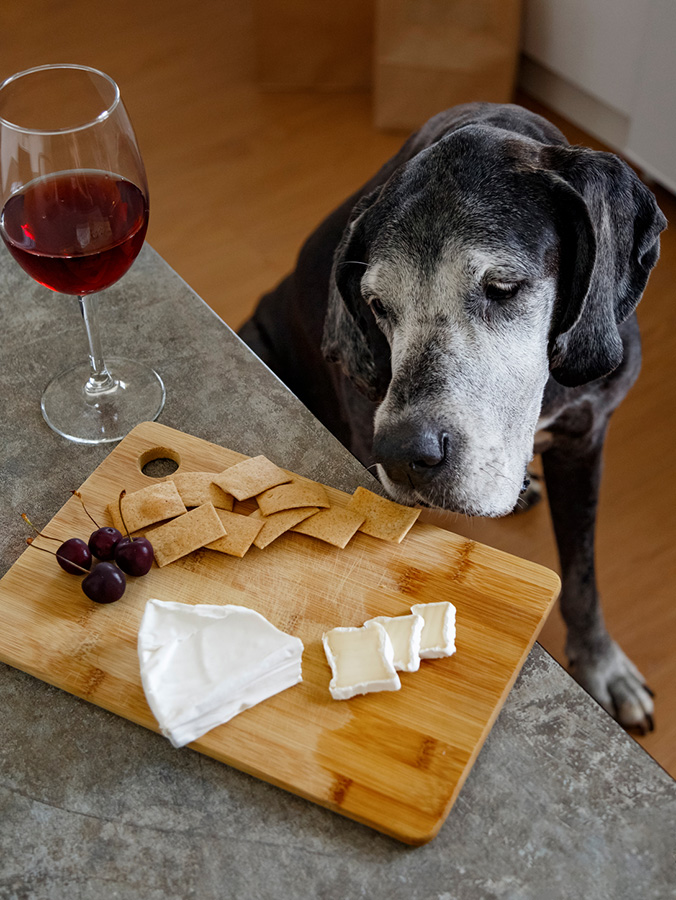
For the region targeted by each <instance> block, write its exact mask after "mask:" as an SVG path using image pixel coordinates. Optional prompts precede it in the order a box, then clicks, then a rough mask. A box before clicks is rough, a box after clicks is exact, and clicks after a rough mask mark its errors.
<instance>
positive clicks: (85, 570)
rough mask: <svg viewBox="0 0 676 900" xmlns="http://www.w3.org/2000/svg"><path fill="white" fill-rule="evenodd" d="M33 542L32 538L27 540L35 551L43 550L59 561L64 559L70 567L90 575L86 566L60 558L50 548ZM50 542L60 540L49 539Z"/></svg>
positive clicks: (42, 535) (63, 557)
mask: <svg viewBox="0 0 676 900" xmlns="http://www.w3.org/2000/svg"><path fill="white" fill-rule="evenodd" d="M38 534H40V532H39V531H38ZM40 537H45V535H44V534H41V535H40ZM33 540H34V539H33V538H30V537H29V538H26V543H27V544H28V546H29V547H32V548H33V549H34V550H42V552H43V553H49V554H50V556H55V557H56V558H57V559H62V560H64V562H67V563H68V565H70V566H75V568H76V569H79V570H80V571H81V572H84V573H85V575H89V572H90V569H85V567H84V566H80V565H78V564H77V563H76V562H73V560H72V559H66V557H65V556H59V554H58V553H56V552H55V551H54V550H50V549H49V548H48V547H38V546H37V545H36V544H34V543H33ZM48 540H50V541H55V540H58V538H48Z"/></svg>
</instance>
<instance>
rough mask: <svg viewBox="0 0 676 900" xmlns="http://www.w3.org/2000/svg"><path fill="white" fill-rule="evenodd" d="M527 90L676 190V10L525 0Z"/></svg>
mask: <svg viewBox="0 0 676 900" xmlns="http://www.w3.org/2000/svg"><path fill="white" fill-rule="evenodd" d="M522 50H523V54H524V64H523V66H522V71H521V78H520V82H521V86H522V87H523V88H524V90H526V91H527V92H528V93H530V94H532V95H533V96H535V97H536V98H537V99H539V100H541V101H542V102H543V103H545V104H547V105H548V106H550V107H551V108H552V109H555V110H556V111H557V112H559V113H561V114H562V115H563V116H565V117H566V118H569V119H570V120H571V121H573V122H575V123H576V124H578V125H579V126H581V127H582V128H584V129H585V130H586V131H589V132H590V133H591V134H593V135H594V136H595V137H597V138H599V139H600V140H601V141H603V142H604V143H606V144H608V146H610V147H611V148H612V149H613V150H615V151H616V152H618V153H621V154H623V155H625V156H627V158H629V159H630V160H631V161H633V162H635V163H636V164H638V165H639V166H640V167H642V168H643V169H644V172H645V174H646V175H648V176H650V177H652V178H654V179H655V180H657V181H659V182H661V183H662V184H663V185H664V186H665V187H667V188H669V189H671V190H672V191H674V190H676V2H674V0H525V4H524V20H523V31H522Z"/></svg>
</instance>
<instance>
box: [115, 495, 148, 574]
mask: <svg viewBox="0 0 676 900" xmlns="http://www.w3.org/2000/svg"><path fill="white" fill-rule="evenodd" d="M126 493H127V492H126V491H122V492H121V493H120V498H119V500H118V507H119V510H120V519H121V520H122V526H123V528H124V530H125V531H126V532H127V536H126V537H123V538H122V540H121V541H119V543H118V544H117V545H116V547H115V562H116V563H117V564H118V566H119V567H120V568H121V569H122V571H123V572H126V573H127V575H136V576H138V575H147V574H148V572H149V571H150V567H151V566H152V564H153V560H154V559H155V553H154V551H153V545H152V544H151V543H150V541H149V540H148V538H144V537H137V538H133V537H132V536H131V535H130V534H129V529H128V528H127V523H126V522H125V521H124V516H123V515H122V498H123V497H124V495H125V494H126Z"/></svg>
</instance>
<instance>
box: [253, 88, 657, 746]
mask: <svg viewBox="0 0 676 900" xmlns="http://www.w3.org/2000/svg"><path fill="white" fill-rule="evenodd" d="M665 225H666V220H665V218H664V216H663V215H662V213H661V212H660V210H659V209H658V207H657V204H656V202H655V198H654V196H653V195H652V193H651V192H650V191H649V190H648V189H647V188H646V187H645V186H644V185H643V184H642V183H641V182H640V181H639V179H638V178H637V177H636V176H635V175H634V173H633V172H632V170H631V169H630V168H629V167H628V166H627V165H625V164H624V163H623V162H622V161H621V160H620V159H618V158H617V157H615V156H613V155H611V154H607V153H600V152H596V151H592V150H587V149H584V148H580V147H570V146H568V144H567V142H566V140H565V138H564V137H563V135H562V134H561V133H560V132H559V131H558V129H556V128H555V127H554V126H553V125H551V124H550V123H549V122H547V121H546V120H545V119H543V118H541V117H540V116H537V115H534V114H533V113H530V112H528V111H527V110H525V109H521V108H520V107H517V106H511V105H508V106H495V105H492V104H469V105H466V106H461V107H456V108H454V109H451V110H449V111H447V112H444V113H441V114H440V115H438V116H436V117H435V118H433V119H431V120H430V121H429V122H428V123H427V124H426V125H425V126H424V127H423V128H422V129H421V130H420V131H419V132H417V133H416V134H414V135H413V136H412V137H411V138H409V140H408V141H407V142H406V143H405V144H404V146H403V147H402V149H401V151H400V152H399V153H398V154H397V155H396V156H395V157H393V159H391V160H390V161H389V162H387V163H386V164H385V165H384V166H383V168H382V169H381V170H380V171H379V172H378V173H377V174H376V175H375V176H374V177H373V178H372V179H371V181H369V182H368V183H367V184H366V185H365V186H364V187H363V188H362V189H361V190H359V191H358V192H357V193H356V194H354V195H353V196H352V197H350V198H349V199H348V200H347V201H346V202H345V203H344V204H343V205H342V206H341V207H340V208H339V209H337V210H336V211H335V212H334V213H333V214H331V215H330V216H329V217H328V218H327V219H326V220H325V221H324V222H323V223H322V224H321V225H320V226H319V228H318V229H317V230H316V231H315V232H314V234H312V235H311V237H310V238H309V239H308V241H307V242H306V244H305V245H304V247H303V248H302V250H301V252H300V256H299V259H298V263H297V268H296V270H295V271H294V272H293V273H292V274H291V275H290V276H289V277H288V278H286V279H285V280H284V281H283V282H282V283H281V284H280V285H279V286H278V287H277V288H276V290H274V291H273V292H272V293H270V294H267V295H266V296H265V297H263V299H262V300H261V302H260V304H259V306H258V308H257V310H256V312H255V314H254V316H253V317H252V319H250V320H249V321H248V322H247V323H246V324H245V325H244V326H243V328H242V330H241V336H242V338H243V339H244V340H245V341H246V342H247V343H248V344H249V345H250V346H251V348H252V349H253V350H254V351H255V352H256V353H257V354H258V355H259V356H260V357H261V359H263V360H264V361H265V362H266V363H267V364H268V365H269V366H270V367H271V368H272V369H273V371H274V372H276V373H277V375H278V376H279V377H280V378H281V379H282V380H283V381H284V382H285V383H286V384H287V385H288V386H289V388H290V389H291V390H292V391H293V392H294V393H295V394H296V395H297V396H298V397H299V398H300V399H301V400H302V401H303V402H304V403H305V404H306V405H307V406H308V407H309V409H310V410H311V411H312V412H313V413H314V414H315V415H316V416H317V417H318V418H319V419H320V420H321V421H322V422H323V423H324V424H325V425H326V426H327V428H329V429H330V430H331V431H332V432H333V433H334V434H335V435H336V437H337V438H338V439H339V440H341V441H342V442H343V443H344V444H345V445H346V446H347V447H348V448H349V449H350V450H352V452H353V453H354V454H355V455H356V456H358V457H359V458H360V459H361V460H362V461H363V462H364V464H365V465H370V464H372V463H377V471H378V474H379V477H380V479H381V481H382V484H383V485H384V487H385V488H386V489H387V490H388V492H389V493H390V494H391V495H392V497H393V498H394V499H396V500H398V501H399V502H402V503H407V504H417V505H423V506H435V507H442V508H444V509H450V510H455V511H457V512H463V513H467V514H470V515H487V516H499V515H504V514H506V513H508V512H510V511H511V510H512V509H513V508H514V507H515V504H516V503H517V500H518V499H519V494H520V491H521V490H522V488H523V485H524V475H525V472H526V466H527V464H528V462H529V461H530V460H531V458H532V455H533V447H534V439H535V436H536V432H541V431H542V430H546V433H547V435H548V440H549V445H548V446H547V449H546V450H544V452H543V455H542V460H543V468H544V474H545V480H546V485H547V491H548V497H549V504H550V509H551V514H552V519H553V523H554V529H555V533H556V538H557V543H558V548H559V555H560V560H561V571H562V583H563V589H562V594H561V610H562V613H563V617H564V619H565V621H566V623H567V626H568V642H567V653H568V656H569V658H570V661H571V666H572V671H573V672H574V674H575V676H576V677H577V679H578V680H579V681H580V682H581V684H582V685H583V686H585V687H586V688H587V690H588V691H589V692H590V693H591V694H592V695H593V696H595V697H596V698H597V699H598V700H599V702H600V703H602V704H603V706H605V707H606V708H607V709H608V710H610V711H611V712H613V713H614V714H615V715H616V716H617V718H618V719H619V720H620V721H621V722H622V723H623V724H624V725H626V726H636V727H639V728H643V729H646V728H652V712H653V704H652V700H651V695H650V691H649V689H648V688H647V687H646V686H645V683H644V679H643V678H642V676H641V675H640V673H639V672H638V671H637V670H636V668H635V667H634V665H633V664H632V663H631V661H630V660H629V659H627V657H626V656H625V655H624V653H623V652H622V650H621V649H620V648H619V647H618V646H617V644H615V643H614V641H612V640H611V638H610V636H609V635H608V632H607V631H606V628H605V625H604V623H603V617H602V614H601V611H600V607H599V599H598V594H597V588H596V579H595V573H594V528H595V519H596V507H597V499H598V491H599V480H600V475H601V453H602V448H603V442H604V437H605V433H606V427H607V424H608V420H609V417H610V415H611V413H612V411H613V410H614V409H615V408H616V407H617V405H618V404H619V403H620V401H621V400H622V399H623V397H624V396H625V394H626V393H627V391H628V390H629V388H630V387H631V385H632V384H633V382H634V381H635V379H636V377H637V375H638V372H639V368H640V341H639V334H638V329H637V324H636V317H635V315H634V314H633V313H634V309H635V307H636V305H637V303H638V302H639V299H640V297H641V294H642V292H643V290H644V288H645V285H646V282H647V280H648V276H649V273H650V270H651V269H652V267H653V266H654V264H655V262H656V261H657V257H658V254H659V234H660V232H661V231H662V229H663V228H664V227H665Z"/></svg>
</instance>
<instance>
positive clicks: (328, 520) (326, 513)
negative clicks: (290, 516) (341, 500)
mask: <svg viewBox="0 0 676 900" xmlns="http://www.w3.org/2000/svg"><path fill="white" fill-rule="evenodd" d="M364 521H365V516H363V515H361V514H360V513H355V512H352V511H351V510H349V509H342V508H341V507H339V506H332V507H331V508H330V509H322V510H320V511H319V512H318V513H316V515H314V516H310V518H309V519H305V520H304V521H303V522H301V523H300V524H299V525H295V526H294V527H293V528H292V529H291V531H296V532H298V534H307V535H309V536H310V537H314V538H318V539H319V540H320V541H326V543H327V544H333V546H334V547H340V549H341V550H343V549H344V548H345V547H347V544H348V542H349V541H350V540H351V539H352V538H353V537H354V535H355V534H356V532H357V531H358V530H359V526H360V525H362V524H363V522H364Z"/></svg>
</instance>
